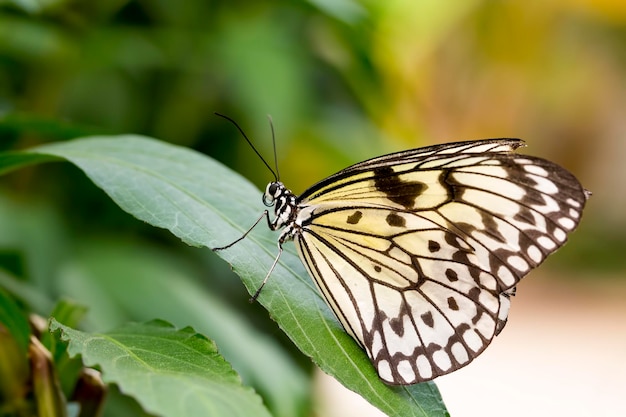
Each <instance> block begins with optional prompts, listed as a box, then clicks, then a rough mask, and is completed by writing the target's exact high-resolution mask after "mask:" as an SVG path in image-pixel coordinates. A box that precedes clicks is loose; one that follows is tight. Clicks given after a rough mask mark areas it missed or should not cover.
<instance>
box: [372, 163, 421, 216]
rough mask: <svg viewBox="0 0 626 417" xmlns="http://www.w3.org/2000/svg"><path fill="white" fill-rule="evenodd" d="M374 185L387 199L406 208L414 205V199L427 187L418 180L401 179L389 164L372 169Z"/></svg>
mask: <svg viewBox="0 0 626 417" xmlns="http://www.w3.org/2000/svg"><path fill="white" fill-rule="evenodd" d="M374 186H375V187H376V189H377V190H378V191H381V192H383V193H385V196H386V197H387V198H388V199H389V200H391V201H393V202H394V203H396V204H400V205H401V206H403V207H405V208H407V209H411V208H413V207H414V206H415V200H416V199H417V197H419V195H420V194H421V193H422V192H423V191H424V190H425V189H426V188H427V186H426V184H424V183H421V182H419V181H403V180H401V179H400V177H399V176H398V175H397V174H396V173H395V172H394V171H393V168H391V167H389V166H385V167H379V168H376V169H375V170H374Z"/></svg>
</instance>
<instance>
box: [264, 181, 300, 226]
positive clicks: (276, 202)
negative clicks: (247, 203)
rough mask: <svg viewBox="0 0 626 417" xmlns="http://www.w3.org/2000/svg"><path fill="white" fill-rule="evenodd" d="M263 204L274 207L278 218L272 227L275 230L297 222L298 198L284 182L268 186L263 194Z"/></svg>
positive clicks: (275, 182) (276, 182) (272, 183)
mask: <svg viewBox="0 0 626 417" xmlns="http://www.w3.org/2000/svg"><path fill="white" fill-rule="evenodd" d="M263 204H265V205H266V206H267V207H272V206H274V213H275V214H276V218H275V219H274V221H273V222H272V225H271V227H272V229H273V230H276V229H280V228H281V227H283V226H285V225H287V224H289V223H292V222H293V221H294V220H295V217H296V214H297V211H296V196H295V195H294V194H293V193H292V192H291V191H289V190H288V189H287V187H285V185H284V184H283V183H282V182H280V181H272V182H270V183H269V184H267V188H265V194H263Z"/></svg>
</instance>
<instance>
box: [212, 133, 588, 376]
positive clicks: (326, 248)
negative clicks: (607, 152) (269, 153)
mask: <svg viewBox="0 0 626 417" xmlns="http://www.w3.org/2000/svg"><path fill="white" fill-rule="evenodd" d="M244 136H245V135H244ZM246 139H247V138H246ZM521 146H524V142H522V141H521V140H518V139H487V140H477V141H470V142H456V143H448V144H442V145H435V146H429V147H425V148H419V149H414V150H409V151H404V152H398V153H392V154H389V155H384V156H380V157H378V158H374V159H370V160H367V161H364V162H360V163H358V164H355V165H352V166H351V167H348V168H346V169H344V170H342V171H340V172H338V173H336V174H334V175H331V176H330V177H328V178H326V179H324V180H322V181H320V182H319V183H317V184H315V185H313V186H312V187H311V188H309V189H308V190H306V191H305V192H304V193H302V195H300V196H295V195H294V194H293V193H292V192H291V191H289V190H288V189H287V188H286V187H285V186H284V185H283V183H282V182H280V181H279V180H278V177H276V180H275V181H273V182H271V183H270V184H268V186H267V188H266V191H265V194H264V196H263V202H264V203H265V205H266V206H274V213H275V217H274V219H273V220H270V217H269V214H268V211H267V210H266V211H265V212H264V216H261V217H260V218H259V220H260V219H262V218H263V217H266V218H267V221H268V224H269V227H270V228H271V229H272V230H279V229H283V230H282V232H281V234H280V237H279V238H278V246H279V254H278V257H279V256H280V252H282V245H283V243H284V242H286V241H289V240H293V241H294V243H295V245H296V248H297V250H298V254H299V255H300V259H301V260H302V263H303V264H304V265H305V267H306V269H307V270H308V272H309V274H310V275H311V277H312V278H313V281H314V282H315V283H316V285H317V287H318V289H319V291H320V292H321V294H322V295H323V297H324V299H325V300H326V302H327V304H328V305H329V307H330V308H331V309H332V311H333V312H334V313H335V315H336V316H337V318H338V319H339V321H340V322H341V324H342V325H343V327H344V328H345V330H346V331H347V332H348V333H349V334H350V335H351V336H352V337H353V338H354V339H355V340H356V341H357V342H358V343H359V344H360V345H361V346H362V347H363V349H364V350H365V351H366V352H367V355H368V356H369V357H370V359H371V361H372V363H373V365H374V366H375V367H376V370H377V371H378V375H379V376H380V378H381V379H382V380H383V381H385V382H386V383H388V384H399V385H406V384H414V383H418V382H423V381H428V380H431V379H433V378H435V377H437V376H440V375H444V374H447V373H450V372H452V371H454V370H456V369H459V368H461V367H463V366H465V365H467V364H468V363H470V362H471V361H472V360H473V359H474V358H475V357H477V356H478V355H479V354H480V353H481V352H482V351H483V350H484V349H485V348H486V347H487V345H489V343H490V342H491V340H492V339H493V337H494V336H496V335H497V334H498V333H500V331H502V328H503V327H504V325H505V323H506V319H507V316H508V311H509V306H510V299H509V298H510V296H511V295H512V294H514V291H515V286H516V285H517V283H518V282H519V280H520V279H521V278H522V277H524V276H525V275H526V274H528V272H529V271H530V270H531V269H533V268H534V267H536V266H538V265H539V264H540V263H541V262H543V261H544V260H545V259H546V257H547V256H548V255H549V254H551V253H552V252H554V251H556V250H557V249H558V248H559V247H561V246H562V245H563V244H564V243H565V241H566V240H567V235H568V233H570V232H572V231H573V230H574V229H575V228H576V226H577V225H578V223H579V221H580V218H581V214H582V210H583V207H584V205H585V201H586V200H587V198H588V196H589V195H590V193H589V192H588V191H586V190H585V189H583V187H582V186H581V185H580V183H579V182H578V180H577V179H576V178H575V177H574V176H573V175H572V174H571V173H569V172H568V171H567V170H565V169H564V168H561V167H560V166H558V165H556V164H554V163H552V162H549V161H547V160H544V159H540V158H536V157H532V156H526V155H517V154H515V153H513V151H514V150H515V149H517V148H519V147H521ZM255 151H256V150H255ZM266 165H267V164H266ZM268 168H269V166H268ZM270 170H271V168H270ZM272 172H273V171H272ZM259 220H257V223H255V225H256V224H258V221H259ZM253 227H254V226H253ZM244 236H245V235H244ZM242 238H243V236H242ZM240 239H241V238H240ZM240 239H238V240H237V241H239V240H240ZM237 241H235V242H233V243H232V244H234V243H236V242H237ZM232 244H231V245H232ZM231 245H228V246H225V247H223V248H216V250H221V249H225V248H227V247H230V246H231ZM278 257H277V258H276V260H275V262H274V264H273V265H272V267H271V268H270V273H271V270H272V269H273V268H274V266H275V265H276V262H277V261H278ZM267 277H269V273H268V276H267ZM267 277H266V280H267ZM264 283H265V281H264ZM259 291H260V288H259ZM258 293H259V292H258V291H257V293H256V294H255V295H254V296H253V298H256V296H257V295H258Z"/></svg>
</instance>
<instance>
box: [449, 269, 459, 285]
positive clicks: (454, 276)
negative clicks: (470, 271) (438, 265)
mask: <svg viewBox="0 0 626 417" xmlns="http://www.w3.org/2000/svg"><path fill="white" fill-rule="evenodd" d="M446 278H448V280H449V281H450V282H455V281H458V280H459V276H458V274H457V273H456V271H455V270H453V269H450V268H448V269H446Z"/></svg>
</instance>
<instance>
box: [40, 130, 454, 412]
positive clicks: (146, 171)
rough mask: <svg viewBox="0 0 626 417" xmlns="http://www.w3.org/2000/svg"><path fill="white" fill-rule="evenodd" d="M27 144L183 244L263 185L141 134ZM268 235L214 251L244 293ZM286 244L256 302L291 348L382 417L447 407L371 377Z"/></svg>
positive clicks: (232, 224) (219, 234) (420, 388)
mask: <svg viewBox="0 0 626 417" xmlns="http://www.w3.org/2000/svg"><path fill="white" fill-rule="evenodd" d="M30 152H31V153H32V154H33V155H35V156H38V155H52V156H57V157H61V158H65V159H67V160H69V161H71V162H72V163H74V164H75V165H77V166H78V167H79V168H81V169H82V170H83V171H84V172H85V173H86V174H87V175H88V176H89V178H91V179H92V181H94V183H95V184H96V185H98V186H99V187H100V188H102V189H103V190H104V191H105V192H106V193H107V194H108V195H109V196H110V197H111V198H112V199H113V200H114V201H115V202H116V203H117V204H118V205H119V206H120V207H122V208H123V209H124V210H126V211H127V212H129V213H131V214H132V215H134V216H135V217H137V218H139V219H141V220H143V221H146V222H148V223H150V224H152V225H154V226H157V227H161V228H165V229H168V230H170V231H171V232H172V233H173V234H174V235H176V236H178V237H179V238H181V239H182V240H183V241H184V242H186V243H188V244H190V245H195V246H206V247H209V248H210V247H216V246H222V245H224V244H227V243H230V242H232V241H233V240H235V239H236V238H238V237H240V236H241V235H242V233H243V232H244V231H245V230H247V228H248V227H249V226H250V225H251V224H252V223H253V221H254V220H255V219H256V218H257V217H258V216H259V214H260V212H261V208H262V205H261V204H260V199H261V198H260V197H261V193H260V192H259V190H257V189H256V188H255V187H254V186H253V185H252V184H250V183H249V182H248V181H247V180H245V179H244V178H242V177H241V176H239V175H237V174H236V173H234V172H232V171H231V170H229V169H227V168H226V167H224V166H222V165H221V164H219V163H217V162H216V161H214V160H212V159H210V158H208V157H206V156H204V155H202V154H199V153H197V152H194V151H191V150H189V149H185V148H181V147H176V146H173V145H169V144H165V143H161V142H158V141H155V140H151V139H148V138H144V137H139V136H132V135H126V136H117V137H93V138H84V139H80V140H75V141H69V142H63V143H56V144H51V145H45V146H41V147H39V148H35V149H33V150H31V151H30ZM257 201H258V203H257ZM276 238H277V237H276V234H274V233H272V232H270V231H269V230H267V228H263V227H258V228H256V229H255V230H254V231H253V232H252V233H251V234H250V235H249V236H248V237H247V238H246V239H244V240H242V241H241V242H240V243H238V244H237V245H235V246H233V247H232V248H229V249H228V250H226V251H221V252H219V253H218V254H219V255H220V256H221V257H223V258H224V259H225V260H226V261H228V262H229V263H230V264H231V265H232V267H233V269H234V270H235V272H236V273H237V274H239V276H240V277H241V278H242V280H243V282H244V284H245V285H246V287H247V289H248V291H249V292H250V293H253V292H254V291H255V290H256V289H257V288H258V287H259V285H260V283H261V281H262V280H263V277H264V276H265V274H266V273H267V270H268V268H269V266H270V265H271V263H272V261H273V259H274V257H275V256H276V253H277V248H276ZM287 246H288V247H287V250H286V251H285V252H284V253H283V256H282V257H281V259H280V262H279V264H278V266H277V267H276V269H275V270H274V272H273V274H272V277H271V279H270V280H269V282H268V284H267V285H266V287H265V288H264V290H263V292H262V293H261V296H260V297H259V302H260V303H261V304H262V305H263V306H265V308H267V310H268V311H269V312H270V314H271V316H272V318H273V319H274V320H276V322H277V323H278V324H279V326H280V327H281V328H282V329H283V330H284V331H285V333H287V335H288V336H289V337H290V338H291V339H292V340H293V342H294V343H295V344H296V345H297V346H298V348H299V349H300V350H301V351H302V352H303V353H305V354H306V355H308V356H310V357H311V358H312V359H313V360H314V361H315V363H316V364H317V365H318V366H319V367H320V368H321V369H322V370H323V371H325V372H327V373H329V374H330V375H332V376H334V377H335V378H336V379H337V380H339V381H340V382H341V383H342V384H343V385H345V386H346V387H348V388H349V389H351V390H353V391H355V392H358V393H359V394H360V395H362V396H363V397H364V398H366V399H367V400H368V401H369V402H371V403H372V404H374V405H375V406H376V407H378V408H380V409H381V410H382V411H383V412H385V413H387V414H388V415H390V416H443V415H447V412H446V411H445V406H444V405H443V402H442V400H441V397H440V394H439V392H438V390H437V388H436V386H435V385H434V384H433V383H430V382H429V383H423V384H418V385H413V386H407V387H391V386H388V385H385V384H384V383H382V382H381V381H380V380H379V379H378V376H377V374H376V372H375V370H374V368H373V367H372V365H371V364H370V361H369V359H368V358H367V356H366V354H365V353H364V352H363V351H362V350H361V349H360V348H359V347H358V345H357V344H356V343H355V342H354V341H353V340H352V338H350V336H348V335H347V334H346V333H345V332H344V331H343V329H342V327H341V325H340V324H339V323H338V322H337V320H336V319H335V318H334V316H333V314H332V313H331V311H330V310H329V308H328V307H327V306H326V305H325V303H324V301H323V300H322V298H321V296H320V295H319V293H318V292H317V291H316V289H315V287H314V285H313V283H312V282H311V280H310V279H309V277H308V276H307V274H306V272H305V270H304V267H303V266H302V264H301V262H300V260H299V259H298V257H297V256H296V255H295V253H294V250H293V247H292V246H289V245H287Z"/></svg>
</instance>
